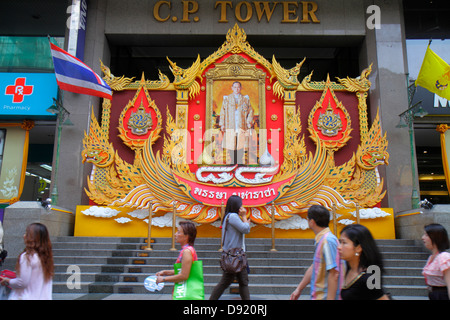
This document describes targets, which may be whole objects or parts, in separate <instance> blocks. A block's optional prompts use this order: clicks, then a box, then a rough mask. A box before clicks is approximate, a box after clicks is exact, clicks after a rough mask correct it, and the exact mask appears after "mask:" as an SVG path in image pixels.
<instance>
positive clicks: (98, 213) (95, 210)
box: [81, 206, 120, 218]
mask: <svg viewBox="0 0 450 320" xmlns="http://www.w3.org/2000/svg"><path fill="white" fill-rule="evenodd" d="M81 212H82V213H83V214H84V215H86V216H93V217H97V218H112V217H115V216H117V215H118V214H119V213H120V211H118V210H115V209H111V208H108V207H97V206H92V207H89V208H88V209H86V210H84V211H81Z"/></svg>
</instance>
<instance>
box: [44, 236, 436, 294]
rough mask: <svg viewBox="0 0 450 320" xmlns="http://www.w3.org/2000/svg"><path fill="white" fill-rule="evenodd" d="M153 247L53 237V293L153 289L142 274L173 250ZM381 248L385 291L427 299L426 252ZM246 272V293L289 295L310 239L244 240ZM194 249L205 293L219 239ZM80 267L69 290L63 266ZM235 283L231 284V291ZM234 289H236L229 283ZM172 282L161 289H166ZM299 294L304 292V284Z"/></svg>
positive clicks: (308, 258) (134, 241)
mask: <svg viewBox="0 0 450 320" xmlns="http://www.w3.org/2000/svg"><path fill="white" fill-rule="evenodd" d="M153 241H154V243H152V249H153V250H152V251H145V250H143V249H144V248H145V247H146V246H147V245H146V239H143V238H103V237H102V238H91V237H57V238H54V239H53V240H52V242H53V250H54V262H55V277H54V288H53V292H54V293H55V294H57V295H59V296H61V295H63V294H84V295H94V294H103V295H105V296H106V295H112V294H150V295H152V294H155V293H150V292H148V291H147V290H146V289H145V288H144V286H143V282H144V279H145V278H146V277H147V276H149V275H152V274H155V273H156V272H157V271H160V270H163V269H169V268H171V266H173V263H174V262H175V260H176V258H177V256H178V250H179V245H177V246H176V247H177V250H176V251H170V250H169V249H170V247H171V239H168V238H157V239H154V240H153ZM377 243H378V244H379V247H380V249H381V251H382V253H383V257H384V262H385V268H386V271H387V272H386V274H385V275H384V276H383V285H384V288H385V289H386V291H387V292H389V293H391V295H392V296H393V297H394V298H395V297H402V299H409V298H411V299H421V298H423V299H426V297H427V291H426V287H425V283H424V280H423V277H422V275H421V270H422V268H423V266H424V265H425V262H426V259H427V257H428V255H429V254H428V253H427V252H426V251H424V249H422V248H421V247H418V246H415V245H414V241H412V240H378V241H377ZM246 244H247V251H248V257H249V265H250V269H251V273H250V275H249V280H250V281H249V282H250V284H249V286H250V294H251V295H280V296H281V295H284V296H288V295H290V294H291V293H292V291H293V290H294V289H295V287H296V286H297V284H298V283H299V281H300V280H301V277H302V275H303V274H304V273H305V271H306V269H307V268H308V267H309V265H310V264H311V262H312V256H313V251H314V242H313V240H309V239H295V240H294V239H277V240H276V249H277V251H276V252H271V251H270V249H271V240H270V239H247V240H246ZM195 248H196V250H197V253H198V256H199V259H201V260H203V263H204V279H205V292H206V295H207V296H208V295H209V294H210V293H211V291H212V288H213V287H214V286H215V285H216V284H217V282H218V281H219V279H220V276H221V269H220V267H219V256H220V253H219V251H218V249H219V248H220V240H219V239H211V238H199V239H197V240H196V243H195ZM71 265H75V266H78V267H79V270H80V271H81V273H80V280H81V283H80V284H81V287H80V289H70V288H69V286H68V285H67V280H68V279H69V277H70V276H71V275H72V273H71V271H69V272H68V270H69V269H68V267H69V266H71ZM236 286H237V284H236V285H232V286H231V290H233V287H236ZM234 289H235V288H234ZM171 292H172V284H170V283H167V284H166V286H165V288H164V289H163V291H162V292H160V293H156V294H159V295H160V294H170V293H171ZM302 294H305V295H308V294H309V288H307V289H306V290H305V291H304V292H303V293H302ZM237 296H238V295H237Z"/></svg>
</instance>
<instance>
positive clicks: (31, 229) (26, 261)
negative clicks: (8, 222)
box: [0, 223, 54, 300]
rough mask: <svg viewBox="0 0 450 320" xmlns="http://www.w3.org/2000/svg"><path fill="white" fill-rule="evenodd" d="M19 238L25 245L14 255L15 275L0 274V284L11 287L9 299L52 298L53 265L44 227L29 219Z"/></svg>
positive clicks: (50, 247)
mask: <svg viewBox="0 0 450 320" xmlns="http://www.w3.org/2000/svg"><path fill="white" fill-rule="evenodd" d="M23 239H24V242H25V249H24V251H23V252H22V253H21V254H20V255H19V258H18V259H17V264H16V274H17V277H16V278H7V277H4V278H2V277H0V284H1V285H4V286H8V287H11V288H12V292H11V294H10V295H9V300H52V287H53V274H54V265H53V253H52V243H51V241H50V236H49V233H48V230H47V227H46V226H45V225H43V224H40V223H32V224H30V225H29V226H28V227H27V229H26V232H25V235H24V237H23Z"/></svg>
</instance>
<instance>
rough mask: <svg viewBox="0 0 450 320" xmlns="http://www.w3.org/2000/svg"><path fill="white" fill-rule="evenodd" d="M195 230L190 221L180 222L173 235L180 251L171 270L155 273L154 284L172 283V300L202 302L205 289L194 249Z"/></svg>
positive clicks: (200, 262) (201, 269)
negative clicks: (173, 284)
mask: <svg viewBox="0 0 450 320" xmlns="http://www.w3.org/2000/svg"><path fill="white" fill-rule="evenodd" d="M196 237H197V228H196V227H195V225H194V223H192V222H191V221H181V222H180V223H179V226H178V231H177V232H176V233H175V238H176V241H177V242H178V243H179V244H180V245H181V251H180V254H179V255H178V258H177V261H176V262H175V265H174V269H173V270H162V271H159V272H158V273H156V283H162V282H166V281H169V282H174V283H175V286H174V291H173V299H174V300H203V299H204V297H205V289H204V284H203V264H202V261H199V260H198V257H197V253H196V251H195V249H194V241H195V238H196Z"/></svg>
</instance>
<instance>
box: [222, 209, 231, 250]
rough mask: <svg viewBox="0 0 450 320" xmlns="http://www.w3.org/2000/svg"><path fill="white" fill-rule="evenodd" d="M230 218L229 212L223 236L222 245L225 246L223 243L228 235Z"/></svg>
mask: <svg viewBox="0 0 450 320" xmlns="http://www.w3.org/2000/svg"><path fill="white" fill-rule="evenodd" d="M229 218H230V214H229V213H228V214H227V218H226V220H225V231H224V232H223V237H222V245H221V247H222V248H223V243H224V242H225V236H226V235H227V228H228V219H229Z"/></svg>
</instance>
